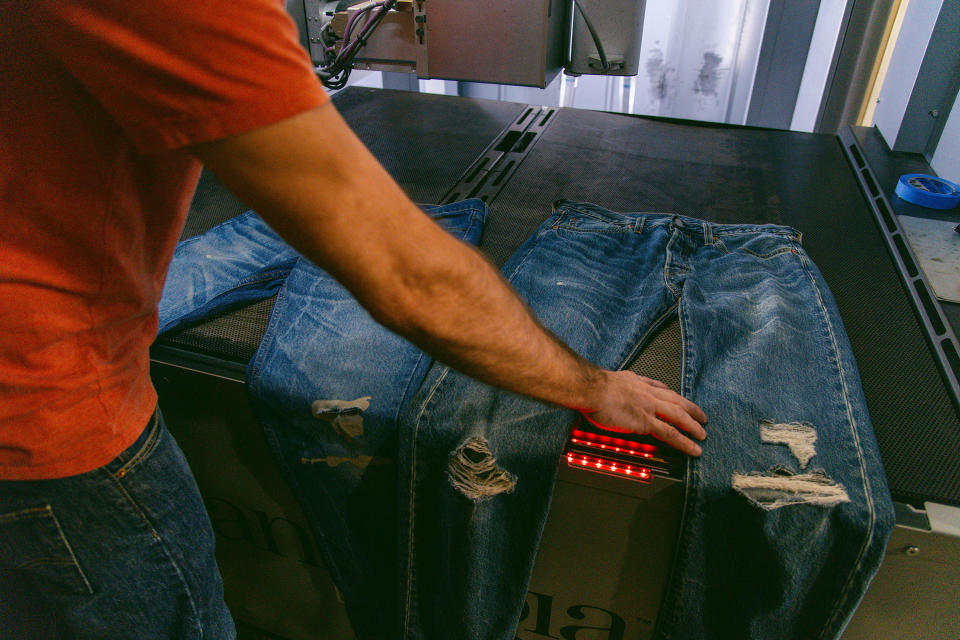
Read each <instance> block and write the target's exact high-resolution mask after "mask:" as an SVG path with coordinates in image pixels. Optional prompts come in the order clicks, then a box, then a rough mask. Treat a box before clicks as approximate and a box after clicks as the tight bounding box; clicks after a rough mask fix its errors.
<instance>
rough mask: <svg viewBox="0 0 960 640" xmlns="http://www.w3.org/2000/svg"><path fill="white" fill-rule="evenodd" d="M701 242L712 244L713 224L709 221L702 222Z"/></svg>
mask: <svg viewBox="0 0 960 640" xmlns="http://www.w3.org/2000/svg"><path fill="white" fill-rule="evenodd" d="M703 243H704V244H713V225H712V224H710V223H709V222H704V223H703Z"/></svg>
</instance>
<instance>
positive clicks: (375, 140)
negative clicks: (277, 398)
mask: <svg viewBox="0 0 960 640" xmlns="http://www.w3.org/2000/svg"><path fill="white" fill-rule="evenodd" d="M333 102H334V104H335V105H336V107H337V110H338V111H339V112H340V114H341V115H342V116H343V118H344V120H346V121H347V123H348V124H349V125H350V127H351V128H352V129H353V131H354V132H355V133H356V134H357V136H358V137H359V138H360V139H361V140H362V141H363V142H364V144H366V145H367V147H368V148H369V149H370V151H371V152H372V153H373V155H374V156H376V158H377V159H378V160H379V161H380V162H381V164H383V166H384V167H385V168H386V169H387V171H388V172H389V173H390V175H391V176H393V178H394V179H395V180H396V181H397V182H398V183H399V184H400V186H401V187H403V189H404V190H405V191H406V192H407V194H408V195H409V196H410V198H411V199H413V200H414V201H415V202H420V203H424V204H432V203H436V202H439V201H440V199H441V198H442V197H443V195H444V194H445V193H446V191H447V190H448V189H449V188H450V187H452V186H453V185H454V184H455V183H456V182H457V180H458V179H459V178H460V175H461V174H462V173H463V172H464V171H466V170H467V169H468V168H469V166H470V164H471V163H472V162H473V160H474V159H475V158H476V157H477V156H478V155H480V154H481V153H483V151H484V150H485V149H486V147H487V145H489V144H490V143H491V142H492V141H493V140H494V138H496V136H497V134H499V133H500V131H501V130H502V129H503V128H504V127H506V126H507V125H509V124H510V123H511V122H513V121H514V120H515V119H516V118H518V117H519V116H520V114H521V113H522V110H523V109H524V108H525V105H520V104H515V103H508V102H495V101H491V100H475V99H469V98H463V99H459V100H456V101H455V106H452V105H451V102H450V101H449V99H447V98H444V97H443V96H435V95H431V94H421V93H409V92H403V91H383V90H376V89H360V88H349V89H346V90H344V91H341V92H340V93H338V94H337V95H335V96H334V98H333ZM247 209H248V207H247V206H246V205H244V203H243V202H242V201H240V199H239V198H237V197H236V196H235V195H234V194H233V193H231V192H230V190H229V189H227V188H226V187H225V186H223V184H222V183H220V181H219V180H217V178H216V176H214V175H213V174H211V173H209V172H207V171H204V172H203V174H202V176H201V178H200V182H199V184H198V185H197V191H196V193H195V194H194V197H193V200H192V202H191V204H190V215H189V217H188V218H187V223H186V226H185V227H184V230H183V234H182V235H181V239H185V238H190V237H192V236H195V235H199V234H201V233H203V232H205V231H207V230H208V229H210V228H211V227H213V226H215V225H217V224H219V223H221V222H224V221H225V220H228V219H230V218H232V217H234V216H236V215H238V214H240V213H243V212H244V211H246V210H247ZM272 308H273V300H272V299H271V300H267V301H264V302H262V303H259V304H256V305H252V306H250V307H247V308H245V309H239V310H236V311H231V312H229V313H226V314H224V315H221V316H219V317H217V318H215V319H213V320H210V321H209V322H206V323H204V324H202V325H200V326H197V327H193V328H190V329H186V330H183V331H180V332H177V333H174V334H169V335H167V336H164V337H163V338H162V339H161V340H159V341H158V344H161V345H169V346H174V347H178V348H182V349H189V350H192V351H197V352H200V353H203V354H205V355H211V356H216V357H219V358H224V359H226V360H229V361H231V362H237V363H241V364H243V363H246V362H247V361H249V359H250V357H251V356H252V355H253V354H254V352H255V351H256V349H257V345H258V344H259V343H260V338H261V337H262V336H263V332H264V330H265V329H266V326H267V320H268V319H269V318H270V310H271V309H272Z"/></svg>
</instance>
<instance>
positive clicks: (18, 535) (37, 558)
mask: <svg viewBox="0 0 960 640" xmlns="http://www.w3.org/2000/svg"><path fill="white" fill-rule="evenodd" d="M0 565H2V566H3V567H4V568H7V569H12V570H15V571H18V572H20V573H22V574H23V575H25V576H27V577H28V578H29V580H30V581H31V582H34V583H35V584H36V585H37V587H38V588H40V589H43V590H47V589H52V590H55V591H58V592H60V593H67V594H74V595H84V594H91V593H93V589H92V588H91V587H90V583H89V582H88V581H87V577H86V576H85V575H84V574H83V570H82V569H81V568H80V565H79V564H78V563H77V558H76V556H74V555H73V550H72V549H71V548H70V544H69V543H68V542H67V539H66V537H65V536H64V535H63V530H62V529H61V528H60V523H59V522H58V521H57V516H56V515H54V513H53V507H51V506H50V505H45V506H42V507H33V508H30V509H23V510H22V511H14V512H12V513H0Z"/></svg>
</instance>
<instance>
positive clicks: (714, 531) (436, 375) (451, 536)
mask: <svg viewBox="0 0 960 640" xmlns="http://www.w3.org/2000/svg"><path fill="white" fill-rule="evenodd" d="M503 271H504V274H505V275H506V276H507V278H508V279H509V280H510V283H511V284H512V285H513V286H514V287H515V288H516V289H517V291H518V292H519V293H520V294H521V295H522V296H524V297H525V298H526V300H527V302H528V303H529V304H530V306H531V308H532V309H533V311H534V313H536V315H537V317H538V318H539V319H540V321H541V322H542V323H543V324H544V325H545V326H546V327H547V328H548V329H550V330H551V331H553V332H554V333H555V334H557V335H558V336H559V337H560V338H561V339H562V340H563V341H565V342H566V343H567V344H568V345H569V346H570V347H571V348H572V349H574V350H575V351H577V352H578V353H579V354H580V355H582V356H583V357H585V358H586V359H588V360H591V361H592V362H595V363H597V364H598V365H599V366H601V367H607V368H616V367H622V366H625V365H626V364H627V363H628V362H629V361H630V360H631V359H632V357H633V356H634V354H635V353H636V352H637V350H638V349H640V348H641V347H642V346H643V345H644V343H645V341H646V339H647V337H648V336H650V335H651V334H652V333H653V332H654V330H655V329H656V328H657V327H658V325H660V324H661V323H662V322H663V321H664V320H665V319H666V318H667V317H669V316H675V315H679V321H680V327H681V331H682V335H683V362H682V388H681V394H682V395H685V396H686V397H688V398H689V399H690V400H692V401H693V402H695V403H697V404H698V405H699V406H700V407H701V408H703V409H704V411H705V412H706V414H707V415H708V416H710V424H709V425H707V432H708V437H707V439H706V441H704V442H703V443H702V445H703V455H702V457H700V458H696V459H690V460H689V463H688V466H687V470H686V489H685V490H686V496H685V502H684V508H683V519H682V524H681V528H680V532H679V536H678V540H677V543H676V552H675V555H674V560H673V567H672V577H671V579H670V581H669V585H668V588H667V591H666V593H665V595H664V599H663V602H662V605H661V609H660V614H659V617H658V620H657V627H656V632H655V635H656V637H657V638H663V639H667V638H669V639H679V638H691V639H693V638H738V639H742V638H758V639H761V638H762V639H777V640H788V639H793V638H796V639H800V638H804V639H807V638H835V637H838V636H839V635H840V633H841V632H842V630H843V629H844V627H845V625H846V624H847V622H848V621H849V618H850V616H851V615H852V614H853V611H854V609H855V608H856V606H857V604H858V603H859V601H860V599H861V598H862V596H863V594H864V591H865V590H866V587H867V585H868V583H869V581H870V580H871V578H872V577H873V575H874V574H875V572H876V570H877V568H878V567H879V565H880V562H881V560H882V556H883V551H884V547H885V544H886V540H887V538H888V536H889V534H890V531H891V529H892V527H893V522H894V516H893V509H892V504H891V501H890V497H889V492H888V489H887V485H886V480H885V476H884V472H883V467H882V464H881V461H880V457H879V452H878V449H877V445H876V441H875V438H874V434H873V431H872V428H871V425H870V420H869V418H868V416H867V409H866V405H865V402H864V398H863V394H862V390H861V387H860V382H859V377H858V374H857V368H856V364H855V363H854V359H853V356H852V353H851V350H850V346H849V344H848V341H847V338H846V336H845V334H844V330H843V326H842V324H841V321H840V317H839V315H838V312H837V309H836V305H835V303H834V301H833V298H832V296H831V295H830V292H829V291H828V289H827V286H826V284H825V282H824V280H823V278H822V276H821V274H820V273H819V271H818V270H817V268H816V267H815V266H814V265H813V264H812V262H811V261H810V259H809V258H808V257H807V255H806V253H805V252H804V250H803V248H802V247H801V245H800V235H799V233H797V232H796V231H794V230H793V229H790V228H787V227H780V226H773V225H713V224H711V223H709V222H705V221H703V220H696V219H692V218H686V217H681V216H675V215H663V214H617V213H613V212H610V211H606V210H604V209H602V208H600V207H596V206H594V205H588V204H576V203H571V202H562V203H560V204H559V206H558V207H557V208H556V209H555V211H554V213H553V215H552V217H550V218H549V219H548V220H547V221H546V222H545V223H544V224H543V225H541V226H540V227H539V229H538V230H537V231H536V232H535V233H534V234H533V235H532V236H531V237H530V238H529V239H528V240H527V242H526V243H525V244H524V245H523V246H522V247H521V248H520V249H519V250H518V251H517V252H516V253H515V254H514V255H513V256H512V258H511V259H510V260H509V262H508V263H507V264H506V265H505V266H504V269H503ZM575 415H576V414H575V413H574V412H572V411H567V410H563V409H558V408H556V407H553V406H549V405H546V404H543V403H540V402H537V401H534V400H530V399H528V398H525V397H521V396H518V395H515V394H511V393H507V392H504V391H500V390H497V389H494V388H492V387H490V386H487V385H484V384H481V383H479V382H476V381H474V380H472V379H470V378H468V377H467V376H465V375H462V374H459V373H457V372H455V371H452V370H450V369H449V368H447V367H443V366H440V365H436V366H434V367H433V368H432V369H431V371H430V373H429V374H428V376H427V378H426V380H425V381H424V383H423V386H422V387H421V390H420V392H419V394H418V395H417V397H416V398H414V400H413V402H412V403H411V404H410V405H409V407H408V408H407V410H406V411H405V412H404V417H403V420H402V425H401V429H400V447H401V450H400V460H401V464H400V466H399V471H400V474H401V478H400V485H401V497H400V507H401V515H400V527H399V528H398V531H399V533H400V536H401V540H400V543H401V552H400V557H401V560H402V561H403V562H404V565H403V566H402V573H401V576H400V584H399V589H400V591H401V592H402V593H403V602H402V603H401V605H402V608H401V618H400V624H401V629H402V637H403V638H405V639H414V638H431V639H433V638H470V639H481V638H482V639H485V640H490V639H501V640H507V639H512V638H513V633H514V629H515V626H516V623H517V619H518V618H519V616H520V613H521V607H522V605H523V602H524V597H525V592H526V587H527V584H528V581H529V578H530V575H531V572H532V569H533V561H534V557H535V553H536V548H537V544H538V542H539V539H540V534H541V532H542V529H543V524H544V522H545V520H546V517H547V512H548V509H549V504H550V497H551V493H552V488H553V483H554V480H555V477H556V472H557V461H558V459H559V458H560V456H561V454H562V451H563V448H564V443H565V441H566V438H567V433H568V429H569V426H570V425H571V424H572V422H573V421H574V419H575Z"/></svg>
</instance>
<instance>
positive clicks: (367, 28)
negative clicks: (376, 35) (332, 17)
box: [337, 0, 394, 59]
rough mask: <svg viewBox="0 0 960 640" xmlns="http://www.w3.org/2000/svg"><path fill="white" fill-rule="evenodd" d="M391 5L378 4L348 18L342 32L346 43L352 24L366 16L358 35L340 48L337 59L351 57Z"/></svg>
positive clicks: (390, 0)
mask: <svg viewBox="0 0 960 640" xmlns="http://www.w3.org/2000/svg"><path fill="white" fill-rule="evenodd" d="M393 4H394V2H393V1H392V0H387V1H386V2H378V3H376V4H374V5H370V6H369V7H367V8H365V9H363V10H362V11H358V12H357V13H355V14H353V15H352V16H350V19H349V20H348V21H347V26H346V28H345V29H344V30H343V40H344V42H347V40H348V38H349V37H350V33H351V31H352V30H353V26H354V24H355V23H356V21H357V20H358V19H359V18H360V16H361V15H366V16H367V19H366V21H365V22H364V23H363V26H362V27H360V33H359V35H358V36H357V37H356V38H355V39H354V40H353V41H352V42H349V43H348V44H347V45H345V46H342V47H340V53H339V55H337V59H343V58H347V57H349V56H351V55H353V52H354V50H355V49H357V48H358V46H359V43H360V42H363V41H364V40H366V38H367V36H369V35H370V33H371V32H373V29H374V28H375V27H376V26H377V24H379V22H380V20H381V19H382V17H383V16H384V14H386V13H387V12H388V11H389V10H390V7H391V6H392V5H393Z"/></svg>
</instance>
